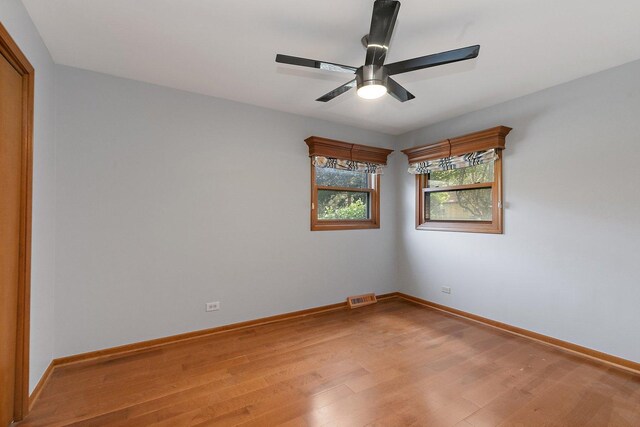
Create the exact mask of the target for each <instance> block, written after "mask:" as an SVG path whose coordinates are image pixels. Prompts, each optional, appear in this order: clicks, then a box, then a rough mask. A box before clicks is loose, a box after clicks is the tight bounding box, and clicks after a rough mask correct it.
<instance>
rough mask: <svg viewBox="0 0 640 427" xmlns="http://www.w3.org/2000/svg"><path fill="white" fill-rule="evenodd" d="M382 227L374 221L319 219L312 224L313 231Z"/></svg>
mask: <svg viewBox="0 0 640 427" xmlns="http://www.w3.org/2000/svg"><path fill="white" fill-rule="evenodd" d="M376 228H380V224H379V223H376V222H374V221H318V222H316V223H313V224H311V231H335V230H367V229H376Z"/></svg>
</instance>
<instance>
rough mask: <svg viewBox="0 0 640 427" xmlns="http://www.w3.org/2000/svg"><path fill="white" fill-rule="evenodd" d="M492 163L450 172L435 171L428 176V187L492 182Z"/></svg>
mask: <svg viewBox="0 0 640 427" xmlns="http://www.w3.org/2000/svg"><path fill="white" fill-rule="evenodd" d="M493 163H494V162H489V163H485V164H482V165H476V166H469V167H468V168H462V169H453V170H450V171H435V172H431V173H430V174H429V187H430V188H437V187H451V186H454V185H466V184H476V183H478V182H492V181H493Z"/></svg>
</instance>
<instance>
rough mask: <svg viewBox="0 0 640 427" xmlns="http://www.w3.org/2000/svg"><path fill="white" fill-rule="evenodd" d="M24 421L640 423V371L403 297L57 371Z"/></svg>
mask: <svg viewBox="0 0 640 427" xmlns="http://www.w3.org/2000/svg"><path fill="white" fill-rule="evenodd" d="M19 425H20V426H25V427H26V426H70V425H73V426H114V427H125V426H136V427H138V426H171V427H176V426H178V427H179V426H196V425H197V426H209V425H214V426H234V425H239V426H245V427H248V426H275V425H284V426H291V427H299V426H321V425H323V426H325V425H326V426H349V427H351V426H365V425H370V426H405V425H406V426H424V425H429V426H436V427H438V426H454V425H455V426H461V427H472V426H473V427H478V426H498V425H503V426H513V425H523V426H533V425H548V426H556V425H557V426H585V427H588V426H590V427H596V426H634V427H637V426H640V376H638V375H634V374H632V373H629V372H626V371H622V370H618V369H615V368H611V367H609V366H606V365H603V364H600V363H598V362H595V361H592V360H589V359H584V358H581V357H578V356H576V355H573V354H569V353H566V352H563V351H560V350H558V349H555V348H552V347H549V346H545V345H542V344H538V343H536V342H533V341H531V340H528V339H526V338H522V337H518V336H514V335H510V334H508V333H505V332H503V331H499V330H495V329H492V328H487V327H484V326H482V325H479V324H476V323H473V322H469V321H466V320H463V319H459V318H456V317H453V316H450V315H447V314H443V313H442V312H439V311H436V310H432V309H428V308H425V307H421V306H417V305H415V304H412V303H409V302H407V301H404V300H399V299H390V300H386V301H382V302H379V303H378V304H375V305H371V306H367V307H363V308H359V309H356V310H348V309H344V310H336V311H332V312H327V313H319V314H316V315H310V316H306V317H303V318H299V319H291V320H287V321H282V322H279V323H273V324H268V325H262V326H256V327H251V328H245V329H242V330H237V331H229V332H225V333H221V334H217V335H212V336H206V337H200V338H197V339H193V340H188V341H184V342H180V343H176V344H173V345H168V346H165V347H161V348H156V349H152V350H149V351H146V352H140V353H135V354H131V355H129V356H126V357H120V358H114V359H103V360H94V361H88V362H84V363H78V364H76V365H71V366H68V367H64V368H60V369H55V370H54V371H53V374H52V376H51V378H50V380H49V381H48V382H47V384H46V385H45V387H44V388H43V390H42V393H41V395H40V398H39V399H38V400H37V401H36V403H35V405H34V407H33V410H32V412H31V413H30V414H29V416H28V417H27V418H26V419H25V420H24V421H23V422H22V423H21V424H19Z"/></svg>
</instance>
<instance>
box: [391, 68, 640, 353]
mask: <svg viewBox="0 0 640 427" xmlns="http://www.w3.org/2000/svg"><path fill="white" fill-rule="evenodd" d="M639 76H640V62H634V63H631V64H628V65H626V66H623V67H619V68H616V69H612V70H609V71H605V72H603V73H600V74H596V75H593V76H590V77H586V78H583V79H580V80H576V81H573V82H571V83H567V84H564V85H561V86H557V87H554V88H551V89H548V90H545V91H542V92H539V93H536V94H533V95H529V96H526V97H523V98H520V99H516V100H513V101H510V102H507V103H504V104H501V105H497V106H494V107H491V108H488V109H485V110H481V111H478V112H475V113H471V114H467V115H464V116H461V117H458V118H456V119H453V120H449V121H445V122H443V123H439V124H436V125H433V126H430V127H427V128H424V129H420V130H418V131H415V132H411V133H409V134H406V135H404V136H402V137H401V138H400V145H401V146H402V147H403V148H406V147H413V146H417V145H421V144H426V143H430V142H435V141H438V140H440V139H443V138H446V137H453V136H458V135H463V134H465V133H469V132H474V131H477V130H481V129H485V128H489V127H493V126H496V125H506V126H510V127H513V128H514V130H513V131H512V132H511V134H510V135H509V136H508V138H507V148H506V150H505V152H504V200H505V203H506V210H505V233H504V235H488V234H466V233H444V232H434V231H416V230H415V229H414V179H413V177H412V176H409V174H407V173H406V171H405V170H404V167H399V168H398V169H397V170H398V173H399V177H398V182H399V190H398V192H397V197H398V200H397V201H398V215H399V217H398V220H399V228H398V236H397V239H398V240H397V242H398V246H399V247H398V250H399V256H398V259H399V272H400V275H399V281H400V286H401V288H402V289H403V290H404V291H405V292H407V293H409V294H413V295H416V296H418V297H422V298H425V299H428V300H432V301H435V302H438V303H441V304H445V305H448V306H451V307H455V308H458V309H461V310H465V311H468V312H472V313H475V314H479V315H481V316H485V317H488V318H491V319H495V320H499V321H502V322H506V323H509V324H511V325H516V326H520V327H523V328H526V329H530V330H533V331H536V332H540V333H543V334H546V335H551V336H553V337H557V338H560V339H563V340H567V341H570V342H573V343H577V344H580V345H583V346H586V347H590V348H594V349H597V350H601V351H604V352H607V353H612V354H614V355H617V356H621V357H624V358H627V359H631V360H635V361H640V328H639V327H638V325H640V309H638V304H639V303H640V269H638V262H639V261H640V258H639V256H640V198H639V197H638V196H639V194H640V190H639V185H640V167H638V161H639V160H640V120H638V117H639V116H640V78H639ZM442 286H450V287H451V288H452V293H451V295H446V294H443V293H441V291H440V288H441V287H442Z"/></svg>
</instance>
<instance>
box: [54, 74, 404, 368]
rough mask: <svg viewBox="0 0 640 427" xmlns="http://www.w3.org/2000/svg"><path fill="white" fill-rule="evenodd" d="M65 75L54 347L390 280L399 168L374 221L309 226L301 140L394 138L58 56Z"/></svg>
mask: <svg viewBox="0 0 640 427" xmlns="http://www.w3.org/2000/svg"><path fill="white" fill-rule="evenodd" d="M57 77H58V86H57V88H58V92H57V113H58V121H57V123H58V156H57V159H58V162H57V167H58V210H57V227H58V239H57V252H56V254H57V259H56V261H57V275H56V281H57V288H56V298H57V301H56V314H55V315H56V350H55V354H56V356H65V355H70V354H76V353H81V352H85V351H90V350H96V349H102V348H105V347H111V346H115V345H120V344H125V343H130V342H135V341H140V340H146V339H151V338H157V337H163V336H167V335H171V334H177V333H181V332H187V331H193V330H197V329H203V328H209V327H213V326H217V325H223V324H228V323H232V322H238V321H243V320H248V319H253V318H259V317H263V316H269V315H274V314H279V313H284V312H288V311H293V310H299V309H304V308H308V307H314V306H318V305H323V304H330V303H335V302H338V301H341V300H342V299H343V298H345V297H346V296H347V295H351V294H357V293H362V292H366V291H373V292H376V293H384V292H390V291H395V290H396V288H397V285H396V280H395V271H396V260H395V256H394V249H395V243H394V242H395V240H394V232H395V230H394V228H395V224H396V220H395V215H394V206H393V202H394V200H395V197H394V194H393V190H392V189H393V188H394V186H395V183H394V182H393V179H394V177H395V176H396V174H395V173H393V170H390V172H389V173H388V174H387V175H385V176H383V178H382V212H381V215H382V217H381V218H382V226H381V229H380V230H357V231H332V232H326V231H324V232H310V231H309V192H310V188H309V187H310V184H309V173H310V170H309V169H310V165H309V159H308V149H307V146H306V144H305V143H304V139H305V138H306V137H308V136H310V135H319V136H324V137H329V138H335V139H343V140H346V141H351V142H357V143H362V144H370V145H375V146H383V147H390V146H391V145H392V137H389V136H385V135H381V134H378V133H373V132H369V131H364V130H359V129H355V128H350V127H346V126H342V125H336V124H332V123H329V122H324V121H319V120H315V119H309V118H304V117H300V116H296V115H291V114H285V113H279V112H275V111H271V110H266V109H262V108H257V107H252V106H248V105H244V104H239V103H235V102H229V101H225V100H221V99H216V98H211V97H206V96H201V95H196V94H191V93H187V92H182V91H178V90H172V89H167V88H162V87H159V86H154V85H150V84H144V83H140V82H135V81H131V80H125V79H120V78H115V77H110V76H107V75H103V74H98V73H94V72H88V71H83V70H79V69H74V68H68V67H63V66H58V67H57ZM294 94H295V90H292V96H293V95H294ZM392 156H395V157H398V158H399V154H392ZM390 169H393V166H392V167H391V168H390ZM207 301H221V305H222V308H221V310H220V311H219V312H213V313H206V312H205V311H204V304H205V302H207Z"/></svg>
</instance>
